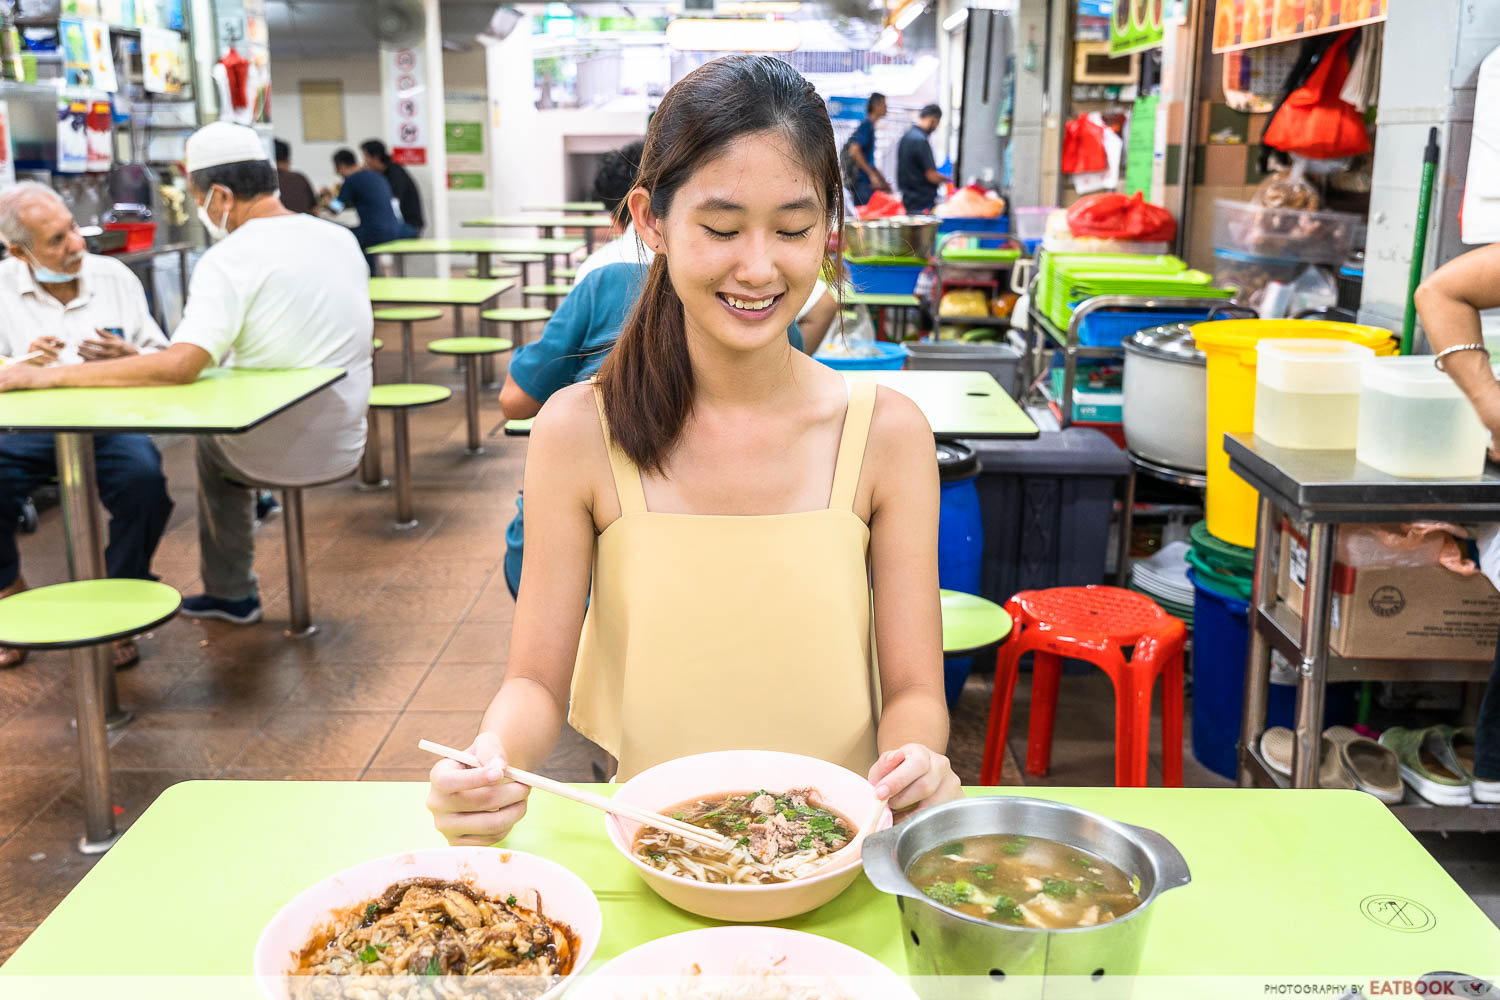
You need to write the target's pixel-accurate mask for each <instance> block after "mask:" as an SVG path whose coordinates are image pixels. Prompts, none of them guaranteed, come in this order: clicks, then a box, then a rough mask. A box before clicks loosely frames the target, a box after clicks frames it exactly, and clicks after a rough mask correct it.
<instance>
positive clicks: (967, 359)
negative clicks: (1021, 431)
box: [906, 340, 1021, 397]
mask: <svg viewBox="0 0 1500 1000" xmlns="http://www.w3.org/2000/svg"><path fill="white" fill-rule="evenodd" d="M906 349H907V350H908V351H910V352H911V356H910V357H908V358H907V359H906V367H907V369H908V370H909V371H978V372H989V373H990V374H991V375H993V376H994V377H995V381H996V382H999V383H1000V388H1002V389H1004V390H1005V391H1006V392H1008V393H1010V394H1011V396H1012V397H1015V396H1016V395H1017V393H1018V392H1019V390H1020V388H1021V386H1020V364H1021V352H1020V351H1018V350H1016V349H1015V348H1014V347H1011V346H1010V345H1009V344H996V343H972V344H971V343H964V342H963V341H949V340H941V341H937V342H935V343H934V342H929V341H917V342H914V343H909V344H907V345H906Z"/></svg>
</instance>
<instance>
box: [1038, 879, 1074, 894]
mask: <svg viewBox="0 0 1500 1000" xmlns="http://www.w3.org/2000/svg"><path fill="white" fill-rule="evenodd" d="M1042 892H1043V893H1045V894H1046V895H1048V896H1051V897H1052V898H1053V899H1072V898H1073V897H1074V896H1076V895H1078V886H1076V885H1074V884H1073V883H1072V882H1064V881H1063V880H1062V879H1060V878H1044V879H1042Z"/></svg>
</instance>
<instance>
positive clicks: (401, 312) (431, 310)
mask: <svg viewBox="0 0 1500 1000" xmlns="http://www.w3.org/2000/svg"><path fill="white" fill-rule="evenodd" d="M442 318H443V311H442V310H441V309H438V308H436V307H434V306H395V307H394V308H391V309H376V310H375V321H376V322H377V323H423V322H426V321H427V320H430V319H442Z"/></svg>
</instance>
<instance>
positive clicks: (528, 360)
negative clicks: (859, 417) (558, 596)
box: [500, 263, 803, 597]
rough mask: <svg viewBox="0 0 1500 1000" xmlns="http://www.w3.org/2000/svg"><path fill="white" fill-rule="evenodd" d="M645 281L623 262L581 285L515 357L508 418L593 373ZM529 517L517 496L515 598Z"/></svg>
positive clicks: (794, 336)
mask: <svg viewBox="0 0 1500 1000" xmlns="http://www.w3.org/2000/svg"><path fill="white" fill-rule="evenodd" d="M645 283H646V268H645V267H644V266H642V265H640V264H635V263H622V264H606V265H605V266H603V267H601V268H599V269H598V270H596V271H592V272H590V273H589V274H588V275H587V276H586V277H585V278H584V279H583V280H582V281H580V282H579V283H578V284H577V285H575V286H574V287H573V289H572V291H570V292H568V295H567V298H565V299H563V300H562V303H561V304H559V305H558V307H557V311H556V312H554V313H553V314H552V318H551V319H549V320H548V321H547V325H546V327H545V328H544V329H543V330H542V336H541V338H540V339H538V340H535V341H533V342H532V343H530V344H527V345H525V346H524V347H520V348H518V349H517V350H516V352H515V353H514V354H513V355H512V356H511V361H510V372H509V374H508V375H506V377H505V386H504V387H503V388H502V389H501V390H500V409H501V410H503V411H504V412H505V418H506V419H507V420H524V419H527V418H529V417H534V416H536V415H537V413H538V412H539V411H540V410H541V408H542V404H543V403H545V402H546V401H547V399H548V398H549V397H550V396H551V395H552V394H553V393H555V392H557V391H558V390H559V389H564V388H566V387H568V386H570V385H573V384H574V383H577V382H582V381H584V380H585V379H588V378H591V377H593V375H594V374H595V373H596V372H598V371H599V366H600V365H602V364H604V359H605V358H606V357H608V356H609V352H610V349H611V348H613V347H614V346H615V340H616V338H618V337H619V335H620V329H621V328H622V327H623V326H624V325H625V317H626V316H627V315H628V314H629V312H630V308H631V307H632V306H633V305H635V300H636V299H637V298H639V297H640V293H641V288H642V287H643V286H644V285H645ZM786 336H787V339H788V340H789V341H791V343H792V346H793V347H795V348H797V350H799V351H800V350H803V342H802V331H801V330H800V329H799V328H798V327H797V324H796V323H793V324H792V325H791V326H789V327H787V331H786ZM523 515H524V508H523V506H522V498H521V497H519V496H517V497H516V516H515V518H514V519H513V520H512V521H511V522H510V526H509V527H507V528H506V529H505V584H506V586H508V587H509V588H510V593H511V596H512V597H514V596H515V594H516V591H517V589H518V588H519V587H520V585H521V556H522V543H523V541H524V540H525V534H524V529H523V525H522V517H523Z"/></svg>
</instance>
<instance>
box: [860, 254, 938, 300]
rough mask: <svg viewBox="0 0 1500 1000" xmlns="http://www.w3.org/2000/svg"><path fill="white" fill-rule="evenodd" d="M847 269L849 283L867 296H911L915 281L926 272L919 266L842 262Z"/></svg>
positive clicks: (914, 288)
mask: <svg viewBox="0 0 1500 1000" xmlns="http://www.w3.org/2000/svg"><path fill="white" fill-rule="evenodd" d="M844 264H845V265H846V266H847V267H848V268H849V283H850V284H851V285H853V286H854V290H855V291H856V292H865V293H866V294H869V295H911V294H913V293H914V292H916V290H917V279H918V278H920V277H921V276H922V272H923V271H924V270H926V268H924V267H923V266H922V265H920V264H856V263H855V262H854V261H852V260H846V261H844Z"/></svg>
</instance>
